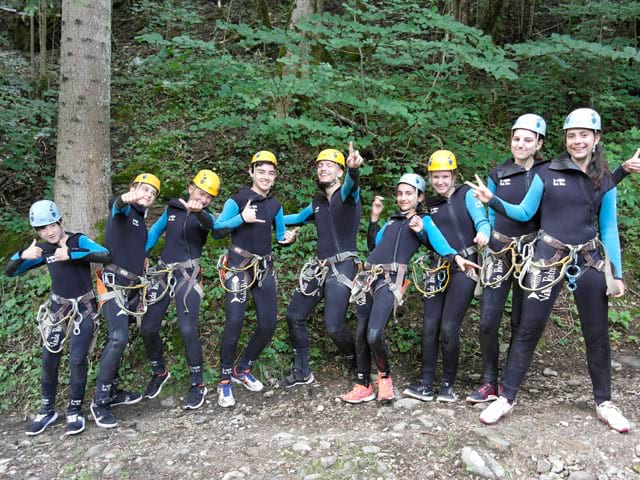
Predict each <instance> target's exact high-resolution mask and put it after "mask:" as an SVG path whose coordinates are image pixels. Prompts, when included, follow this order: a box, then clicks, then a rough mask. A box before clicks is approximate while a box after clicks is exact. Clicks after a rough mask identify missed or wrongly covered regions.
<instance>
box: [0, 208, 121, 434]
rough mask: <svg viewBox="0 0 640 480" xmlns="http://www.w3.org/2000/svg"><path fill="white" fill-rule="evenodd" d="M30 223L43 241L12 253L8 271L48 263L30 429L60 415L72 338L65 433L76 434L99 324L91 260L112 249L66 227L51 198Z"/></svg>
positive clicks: (103, 259) (39, 430)
mask: <svg viewBox="0 0 640 480" xmlns="http://www.w3.org/2000/svg"><path fill="white" fill-rule="evenodd" d="M29 223H30V224H31V226H32V227H33V228H34V229H35V232H36V234H37V236H38V237H40V242H38V241H37V240H33V241H32V242H31V244H30V245H29V246H28V247H27V248H25V249H24V250H20V251H19V252H17V253H16V254H15V255H13V256H12V257H11V259H10V261H9V263H8V265H7V268H6V273H7V275H9V276H11V277H14V276H17V275H20V274H22V273H24V272H26V271H28V270H31V269H32V268H37V267H41V266H45V265H46V267H47V269H48V271H49V275H50V277H51V294H50V296H49V299H48V300H47V302H46V303H44V304H43V305H42V306H41V307H40V310H39V311H38V324H39V325H38V326H39V329H40V333H41V336H42V341H43V346H42V374H41V384H40V386H41V393H42V406H41V408H40V411H39V412H38V414H37V415H36V417H35V418H34V419H33V421H32V422H31V423H30V424H29V426H28V427H27V431H26V434H27V435H38V434H39V433H42V432H43V431H44V430H45V429H46V428H47V427H49V425H51V424H53V422H55V420H56V419H57V417H58V414H57V413H56V411H55V406H56V391H57V386H58V368H59V365H60V359H61V358H62V352H63V350H64V344H65V342H66V341H67V340H69V343H70V345H71V346H70V352H69V371H70V382H69V384H70V387H69V392H70V399H69V404H68V406H67V409H66V412H65V413H66V426H65V435H74V434H77V433H80V432H82V431H83V430H84V428H85V418H84V416H83V414H82V400H83V398H84V393H85V387H86V383H87V368H88V361H87V356H88V354H89V349H90V345H91V343H92V340H93V337H94V332H95V331H96V328H97V325H98V321H97V318H98V313H97V308H96V299H95V294H94V292H93V283H92V281H91V265H90V264H91V262H96V263H106V262H108V261H109V252H108V250H107V249H106V248H104V247H103V246H102V245H99V244H97V243H96V242H94V241H93V240H91V239H90V238H89V237H87V236H86V235H83V234H81V233H69V232H65V231H64V229H63V227H62V216H61V215H60V211H59V210H58V207H57V205H56V204H55V203H53V202H52V201H50V200H40V201H38V202H35V203H34V204H33V205H31V208H30V209H29Z"/></svg>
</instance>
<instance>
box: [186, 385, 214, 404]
mask: <svg viewBox="0 0 640 480" xmlns="http://www.w3.org/2000/svg"><path fill="white" fill-rule="evenodd" d="M208 392H209V390H207V387H204V392H202V400H200V402H199V403H198V404H197V405H185V406H184V409H185V410H197V409H198V408H200V407H201V406H202V405H203V404H204V401H205V399H206V397H207V393H208Z"/></svg>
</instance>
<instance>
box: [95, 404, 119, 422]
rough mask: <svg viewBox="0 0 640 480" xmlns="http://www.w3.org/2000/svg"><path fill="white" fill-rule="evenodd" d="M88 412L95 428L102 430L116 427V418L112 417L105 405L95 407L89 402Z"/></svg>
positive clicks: (109, 409)
mask: <svg viewBox="0 0 640 480" xmlns="http://www.w3.org/2000/svg"><path fill="white" fill-rule="evenodd" d="M90 410H91V415H92V416H93V419H94V420H95V422H96V425H97V426H99V427H102V428H113V427H115V426H117V425H118V421H117V420H116V417H114V416H113V413H111V408H109V407H108V406H107V405H97V404H96V403H95V402H91V407H90Z"/></svg>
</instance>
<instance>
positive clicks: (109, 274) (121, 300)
mask: <svg viewBox="0 0 640 480" xmlns="http://www.w3.org/2000/svg"><path fill="white" fill-rule="evenodd" d="M116 275H119V276H121V277H124V278H126V279H127V280H129V281H131V282H132V284H131V285H120V284H118V283H116ZM96 276H97V277H98V292H101V293H100V295H98V301H99V302H100V304H101V305H102V304H104V303H105V302H107V301H109V300H111V299H114V300H115V302H116V304H117V305H118V308H120V309H121V310H122V311H123V312H125V313H126V314H127V315H131V316H133V317H135V318H136V320H137V323H138V324H140V322H141V321H142V317H143V316H144V314H145V313H147V307H148V305H147V290H148V288H149V280H147V278H146V277H140V276H138V275H136V274H134V273H131V272H129V271H127V270H125V269H124V268H122V267H119V266H117V265H114V264H113V263H110V264H108V265H105V267H104V269H103V270H98V271H97V272H96ZM100 282H102V284H103V285H102V286H101V285H100ZM105 287H106V288H105ZM102 292H103V293H102ZM130 292H135V293H136V294H137V295H138V308H137V310H136V311H133V310H130V309H129V308H128V303H129V302H128V299H129V293H130Z"/></svg>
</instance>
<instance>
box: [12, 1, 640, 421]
mask: <svg viewBox="0 0 640 480" xmlns="http://www.w3.org/2000/svg"><path fill="white" fill-rule="evenodd" d="M69 3H73V2H69ZM75 3H76V4H82V2H75ZM85 4H86V5H85V6H87V7H88V9H87V10H86V11H85V12H84V15H86V16H87V19H89V17H91V20H92V21H93V22H94V24H95V25H108V23H105V22H111V25H112V29H111V34H110V39H108V40H107V44H108V45H107V47H110V48H106V49H104V50H106V51H107V57H108V58H107V59H106V60H108V61H110V64H109V63H108V62H107V63H106V64H107V75H106V77H105V78H107V79H108V78H109V76H108V75H109V74H110V77H111V78H110V92H109V91H108V87H109V82H107V93H106V95H107V96H106V97H104V93H100V95H101V100H102V101H103V103H105V98H106V106H107V108H106V111H107V114H108V116H109V118H110V122H106V123H107V127H109V126H110V128H107V132H109V133H107V135H103V137H105V138H103V140H104V142H103V143H105V144H106V145H102V147H97V148H98V149H99V148H102V153H101V154H100V155H97V156H96V155H91V154H87V155H85V154H78V153H77V152H76V153H75V154H73V153H71V154H69V153H67V155H66V156H65V155H64V154H61V150H62V148H61V147H59V140H60V139H61V138H63V135H66V137H64V138H66V139H67V140H65V145H66V144H73V143H78V144H82V135H79V134H78V133H73V132H74V130H73V129H74V123H75V124H83V123H84V122H85V119H84V118H83V117H82V115H79V116H76V117H71V119H70V120H69V119H68V118H63V116H62V112H59V105H62V104H64V102H62V103H60V101H59V98H60V89H61V84H64V83H65V82H70V83H73V82H74V81H75V80H74V78H68V76H67V74H66V73H65V74H62V75H61V74H60V61H59V60H60V55H61V51H64V48H62V45H61V44H62V43H64V38H67V39H70V38H71V37H65V33H64V30H65V27H64V24H65V22H64V21H63V18H64V8H65V5H68V4H67V0H64V2H62V3H61V2H60V1H57V0H49V1H48V0H27V1H25V0H2V1H0V25H1V26H2V28H0V206H1V207H2V208H1V209H0V257H1V259H2V262H3V263H5V262H6V261H7V260H8V258H9V256H10V255H11V254H12V253H13V252H15V251H16V250H18V249H20V248H23V246H24V245H26V244H28V242H29V241H30V239H32V238H34V234H33V231H32V230H31V229H30V227H29V225H28V222H27V218H26V213H27V211H28V208H29V206H30V204H31V203H32V202H33V201H35V200H38V199H41V198H54V193H55V197H56V199H59V198H63V199H64V198H70V197H69V196H67V197H65V196H64V189H65V188H67V189H71V190H73V192H72V193H73V194H75V195H79V196H76V200H74V201H73V202H67V203H65V201H64V200H63V201H62V202H61V208H62V210H63V214H64V216H65V219H67V220H69V219H71V220H72V221H68V222H67V227H69V226H70V225H74V226H76V225H81V223H78V222H79V220H77V218H76V217H74V212H77V211H85V210H89V209H90V207H91V206H95V208H96V209H97V210H96V211H97V212H98V213H99V214H100V215H101V216H102V217H104V216H105V215H106V200H107V195H110V194H111V193H112V192H113V193H120V192H123V191H124V190H125V189H126V188H127V186H128V183H129V182H130V181H131V180H132V179H133V177H134V176H135V175H136V174H137V173H138V172H141V171H150V172H153V173H155V174H156V175H158V176H159V177H160V178H161V180H162V182H163V186H162V191H161V194H160V198H159V200H158V202H157V204H156V205H155V206H154V208H153V211H152V212H151V214H150V218H149V220H151V221H152V220H154V219H155V218H156V217H157V216H158V215H159V214H160V213H161V211H162V208H164V205H165V204H166V201H167V200H168V199H169V198H170V197H175V196H178V195H181V194H182V193H184V192H185V190H186V186H187V183H188V180H189V179H190V178H192V177H193V175H195V173H196V172H197V171H198V170H199V169H201V168H211V169H214V170H215V171H217V172H218V174H219V175H220V177H221V179H222V191H221V194H220V196H219V197H218V198H216V199H215V200H214V202H213V204H212V207H211V208H212V210H213V211H215V212H219V211H220V210H221V208H222V204H223V202H224V200H225V199H226V198H228V197H229V196H231V195H233V194H234V193H235V192H236V191H237V189H239V188H240V187H241V186H243V185H245V184H246V183H247V182H248V180H249V177H248V176H247V175H246V173H245V171H246V165H247V163H248V160H249V158H250V157H251V155H252V154H253V153H254V152H255V151H257V150H261V149H269V150H272V151H274V152H276V154H277V156H278V160H279V164H278V175H279V176H278V179H277V182H276V187H275V191H274V193H275V195H276V196H277V198H278V199H279V200H280V201H281V203H282V204H283V205H284V208H285V212H295V211H298V210H300V209H302V208H303V207H304V206H306V205H307V203H308V202H309V201H310V199H311V197H312V195H313V194H314V192H315V191H316V187H315V168H314V159H315V156H316V154H317V152H318V151H319V150H321V149H323V148H327V147H333V148H339V149H342V150H343V151H344V150H346V148H347V145H348V142H349V141H350V140H353V141H354V143H355V145H356V148H358V149H359V150H360V151H361V152H362V154H363V156H364V157H365V160H366V163H365V166H364V167H363V168H362V169H361V170H362V176H361V185H362V199H363V204H364V206H365V209H364V213H363V221H362V228H361V235H360V244H359V246H360V250H361V253H362V254H363V255H365V254H366V246H365V242H364V229H365V228H366V219H367V218H368V212H369V209H368V205H370V203H371V201H372V199H373V195H374V194H383V195H385V196H386V197H387V202H386V205H385V206H386V209H387V213H389V212H390V211H392V210H393V208H394V193H393V192H394V186H395V181H396V180H397V178H398V177H399V176H400V175H401V174H402V173H405V172H408V171H416V172H418V173H421V174H424V173H426V172H425V163H426V159H427V158H428V156H429V155H430V153H432V152H433V151H435V150H437V149H440V148H446V149H449V150H452V151H453V152H454V153H455V154H456V156H457V157H458V162H459V165H460V173H461V178H462V179H468V178H472V177H473V174H475V173H478V174H480V175H481V176H482V177H485V176H486V174H487V173H488V171H489V169H490V168H491V167H492V166H494V165H496V164H498V163H501V162H502V161H503V160H504V159H505V158H508V157H509V156H510V155H509V148H508V136H509V129H510V126H511V124H512V123H513V121H514V120H515V118H516V117H517V116H519V115H520V114H523V113H527V112H534V113H538V114H540V115H542V116H543V117H544V118H545V119H546V120H547V124H548V135H547V138H546V141H545V147H544V155H545V157H547V158H552V157H554V156H555V155H557V154H558V153H560V152H561V151H562V150H563V147H562V130H561V128H562V121H563V119H564V117H565V116H566V114H567V113H568V112H569V111H571V110H572V109H574V108H577V107H581V106H591V107H593V108H595V109H596V110H598V111H599V113H600V114H601V116H602V119H603V125H604V144H605V151H606V156H607V159H608V160H609V163H610V165H611V166H612V167H613V168H615V167H616V166H617V165H618V164H620V163H621V162H622V161H624V160H626V159H627V158H629V157H631V155H632V154H633V152H634V151H635V150H636V148H638V147H640V129H639V122H638V112H639V111H640V108H639V106H640V81H639V78H640V75H639V74H640V68H639V64H640V52H639V50H638V42H639V40H640V35H639V32H638V30H639V26H640V2H633V1H632V2H629V1H606V0H605V1H585V0H573V1H547V0H543V1H540V0H538V1H536V0H441V1H430V0H425V1H400V0H388V1H367V0H356V1H346V2H341V1H337V0H288V1H275V0H225V1H224V2H217V1H216V2H212V1H209V2H207V1H195V0H114V1H113V5H111V4H110V2H108V1H107V0H88V1H87V2H85ZM105 4H106V7H105ZM94 6H95V8H92V7H94ZM111 7H112V8H111ZM95 22H97V23H95ZM67 24H68V22H67ZM107 38H109V37H107ZM69 41H70V42H71V43H72V45H70V46H71V48H72V50H73V49H76V50H77V52H82V49H83V43H90V42H83V41H82V39H81V38H79V39H77V40H76V39H75V38H74V40H73V41H71V40H69ZM76 41H77V44H73V42H76ZM67 48H68V47H67ZM68 51H69V50H67V52H68ZM66 55H67V56H70V54H69V53H67V54H66ZM93 60H94V61H95V62H94V63H100V62H101V60H100V59H99V58H98V59H95V58H94V59H93ZM102 60H105V59H102ZM102 63H103V64H104V63H105V62H104V61H102ZM81 70H82V69H78V70H77V71H75V72H74V73H75V74H78V75H81V74H82V73H83V72H82V71H81ZM61 78H62V82H61V80H60V79H61ZM95 83H97V82H95ZM96 89H99V86H98V85H97V86H96ZM97 95H98V94H96V96H97ZM109 95H110V97H109ZM90 97H91V96H90ZM90 99H91V98H89V99H87V98H84V99H83V100H86V101H87V103H90ZM74 118H75V119H74ZM78 118H81V120H80V121H78ZM98 123H100V122H98ZM109 123H110V125H109ZM102 126H103V127H104V122H102ZM69 132H71V134H70V133H69ZM69 135H71V136H69ZM74 135H75V137H74ZM69 138H70V139H71V140H69ZM84 148H85V149H86V148H87V147H86V145H85V147H84ZM90 148H95V146H94V147H90ZM105 149H106V154H105V153H104V151H105ZM85 153H86V151H85ZM104 158H106V159H107V161H104V160H103V159H104ZM96 162H98V163H100V162H102V164H101V165H98V167H99V168H101V169H102V170H100V171H102V172H104V178H97V177H98V176H99V175H98V174H93V173H91V172H94V170H93V169H92V168H93V166H92V165H90V163H96ZM94 166H95V165H94ZM63 169H66V170H65V172H66V173H64V174H62V173H61V172H62V171H63ZM87 175H88V176H87ZM96 180H97V181H98V184H99V185H100V186H101V188H99V189H95V187H94V185H95V183H94V182H96ZM618 189H619V196H618V211H619V225H620V231H621V239H622V245H623V252H624V253H623V258H624V264H625V270H626V274H625V280H626V281H627V283H628V286H629V291H628V293H627V295H626V296H625V298H624V299H622V300H620V301H614V302H612V308H611V310H610V322H611V327H612V328H611V331H610V335H611V338H612V342H613V345H614V348H616V346H621V345H626V346H628V345H629V344H635V345H636V346H637V345H638V343H640V338H639V337H638V326H639V322H638V320H637V317H638V306H637V300H638V293H637V292H638V288H637V275H636V272H637V269H638V258H640V247H639V246H638V244H637V239H638V234H639V233H640V220H639V219H638V218H637V215H636V211H637V207H638V202H639V200H638V198H639V195H638V194H639V193H640V192H639V190H640V187H639V186H638V180H637V179H636V178H633V177H630V178H628V179H626V180H625V181H624V182H623V183H622V184H620V185H619V187H618ZM61 192H63V193H61ZM77 198H79V199H80V200H77ZM76 229H81V230H84V231H87V232H91V233H92V234H94V235H95V236H96V237H97V238H98V240H102V239H103V235H104V221H102V222H99V223H98V224H96V225H94V224H90V225H88V226H86V227H84V226H83V227H82V228H80V227H77V226H76ZM314 240H315V228H314V227H313V226H307V227H304V228H303V229H302V230H301V232H300V235H299V238H298V241H297V242H296V243H295V245H294V246H293V247H291V248H283V249H279V248H278V249H276V255H277V258H278V268H279V282H280V290H279V318H280V321H279V323H278V328H277V331H276V334H275V336H274V339H273V342H272V343H271V345H270V346H269V347H268V348H267V349H266V350H265V352H264V353H263V355H262V356H261V358H260V360H259V362H258V364H257V368H258V376H259V377H265V378H267V379H269V378H272V379H275V378H278V377H280V376H281V375H282V374H283V373H284V372H286V371H287V370H288V369H289V367H290V358H291V357H290V347H289V345H288V335H287V331H286V322H285V321H284V309H285V308H286V305H287V301H288V300H289V298H290V297H291V293H292V291H293V289H294V288H295V285H296V283H295V277H296V272H297V270H298V268H299V267H300V266H301V264H302V263H303V262H304V260H305V259H306V258H308V257H310V256H312V255H313V253H314V248H315V242H314ZM226 243H227V240H222V241H213V240H210V241H209V242H208V243H207V246H206V248H205V252H204V254H203V257H202V264H203V266H204V286H205V288H204V291H205V296H204V299H203V301H202V314H201V337H202V339H203V343H204V351H205V355H206V360H205V362H206V365H207V369H206V381H207V382H214V381H215V380H216V378H217V370H218V368H217V367H218V347H219V345H218V342H219V339H220V337H221V333H222V329H223V326H224V309H223V308H221V305H222V300H223V292H222V289H221V288H219V284H218V283H217V271H216V267H215V266H216V262H217V259H218V256H219V255H220V254H221V253H222V252H223V251H224V247H225V245H226ZM161 247H162V245H160V246H159V247H157V248H156V250H155V251H154V253H156V254H157V253H159V251H160V248H161ZM48 289H49V277H48V275H47V273H46V271H44V269H40V270H38V271H35V272H32V273H30V274H27V275H25V276H23V277H20V278H17V279H9V278H7V277H6V276H0V359H1V360H0V411H6V410H8V409H14V411H16V410H15V409H16V408H17V412H16V413H21V414H26V412H28V411H30V410H33V409H34V408H35V407H34V405H36V403H37V401H38V398H39V394H38V391H39V375H40V371H39V368H40V354H39V352H40V338H39V334H38V331H37V326H36V325H37V323H36V318H35V317H36V312H37V308H38V304H40V303H41V302H43V301H44V300H45V298H46V296H47V293H48ZM567 299H568V297H567V296H566V295H565V297H563V299H562V300H561V302H560V303H559V305H558V307H557V308H556V309H555V311H554V314H553V317H552V322H550V326H549V328H548V329H547V333H546V335H545V337H544V339H543V340H542V342H541V344H540V346H539V348H549V347H554V348H555V349H556V351H560V350H561V351H562V352H564V353H563V354H569V355H576V357H579V358H582V353H580V351H581V350H583V346H582V345H583V344H582V338H581V336H580V327H579V322H578V319H577V313H576V311H575V306H574V305H573V303H572V302H570V301H568V300H567ZM509 308H510V307H509V306H508V307H507V312H506V313H509V312H508V310H509ZM421 315H422V304H421V302H420V299H419V297H418V295H417V294H416V292H415V290H412V291H411V293H410V294H409V299H408V301H407V302H406V304H405V306H404V307H403V308H402V309H400V311H399V312H398V315H397V319H396V321H392V322H391V323H390V326H389V331H388V334H387V339H388V341H389V343H390V349H391V350H392V352H393V355H394V356H396V357H397V358H398V360H399V361H398V364H400V365H402V367H400V368H404V369H406V370H417V369H418V368H419V349H420V348H419V346H420V324H421V323H420V322H421ZM478 318H479V314H478V305H477V302H476V301H474V303H473V305H472V308H471V309H470V310H469V312H468V316H467V319H466V321H465V323H464V325H463V333H462V335H463V350H462V353H461V363H462V370H463V371H464V374H466V375H469V374H471V373H478V372H479V371H480V358H479V346H478V341H477V338H478V334H477V324H478ZM254 321H255V316H254V314H253V311H252V309H250V310H249V313H248V317H247V323H248V324H249V325H250V324H251V323H252V322H254ZM310 322H311V334H312V345H313V350H312V359H313V362H314V369H316V370H321V369H326V368H331V366H332V365H333V364H334V363H335V362H334V359H335V358H336V354H337V352H336V351H335V348H334V346H333V345H332V343H331V341H330V340H329V339H328V338H327V336H326V334H325V333H324V327H323V325H322V320H321V310H319V311H317V312H315V314H314V316H313V318H312V319H311V320H310ZM505 323H508V322H505ZM132 328H133V327H132ZM104 330H105V328H104V325H103V326H102V327H101V332H100V336H99V338H98V348H96V350H95V351H94V353H93V355H92V357H91V368H90V379H89V382H90V385H91V384H92V382H93V380H94V379H95V374H96V368H97V360H98V355H99V353H100V351H101V348H100V346H101V345H102V344H103V342H104ZM245 330H250V328H246V329H245ZM163 335H164V336H165V339H166V355H167V357H168V358H169V361H168V363H169V365H170V368H171V371H172V373H173V375H174V376H176V377H177V378H178V380H179V381H177V382H175V383H174V384H173V385H180V384H182V383H183V382H182V381H181V380H186V378H187V376H188V371H187V368H186V363H185V361H184V356H183V346H182V341H181V340H180V336H179V332H178V329H177V328H176V325H175V312H174V311H173V309H170V310H169V313H168V316H167V325H166V327H165V328H164V329H163ZM504 335H505V338H508V329H507V330H506V331H505V332H504ZM246 339H247V337H243V338H242V340H241V342H245V341H246ZM567 352H568V353H567ZM146 363H147V362H146V360H145V356H144V350H143V347H142V341H141V338H140V336H139V335H138V334H136V333H133V334H132V340H131V345H130V347H129V349H128V351H127V356H126V358H125V361H124V363H123V367H124V368H123V369H122V376H123V377H124V378H123V379H124V383H125V384H126V385H129V384H132V385H139V386H143V385H144V384H145V383H146V377H147V375H148V368H147V365H146ZM63 365H64V366H63V369H66V362H63ZM67 379H68V375H67V374H66V373H65V372H61V375H60V381H61V387H62V388H67V387H68V385H67V384H66V382H67V381H68V380H67ZM61 397H64V395H61Z"/></svg>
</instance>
